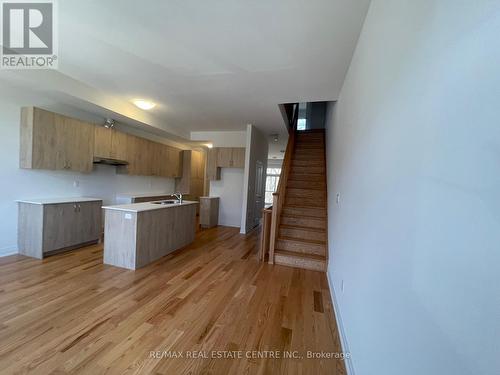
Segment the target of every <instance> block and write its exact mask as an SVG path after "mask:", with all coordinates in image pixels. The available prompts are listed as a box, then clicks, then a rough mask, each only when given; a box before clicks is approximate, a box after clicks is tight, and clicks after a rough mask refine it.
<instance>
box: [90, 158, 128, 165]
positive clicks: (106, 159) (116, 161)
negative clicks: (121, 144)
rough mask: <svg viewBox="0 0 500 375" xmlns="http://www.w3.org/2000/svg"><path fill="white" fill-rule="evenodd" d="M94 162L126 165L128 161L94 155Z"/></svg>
mask: <svg viewBox="0 0 500 375" xmlns="http://www.w3.org/2000/svg"><path fill="white" fill-rule="evenodd" d="M94 164H107V165H127V164H128V161H126V160H118V159H109V158H101V157H99V156H94Z"/></svg>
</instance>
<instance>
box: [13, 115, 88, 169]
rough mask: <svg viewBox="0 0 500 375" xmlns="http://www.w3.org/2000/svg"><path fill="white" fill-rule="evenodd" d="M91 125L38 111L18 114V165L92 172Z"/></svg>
mask: <svg viewBox="0 0 500 375" xmlns="http://www.w3.org/2000/svg"><path fill="white" fill-rule="evenodd" d="M93 149H94V126H93V125H92V124H89V123H86V122H83V121H78V120H74V119H71V118H69V117H65V116H62V115H59V114H56V113H53V112H49V111H45V110H42V109H40V108H35V107H26V108H23V109H22V111H21V153H20V156H21V158H20V166H21V167H22V168H34V169H71V170H75V171H80V172H90V171H91V170H92V159H93Z"/></svg>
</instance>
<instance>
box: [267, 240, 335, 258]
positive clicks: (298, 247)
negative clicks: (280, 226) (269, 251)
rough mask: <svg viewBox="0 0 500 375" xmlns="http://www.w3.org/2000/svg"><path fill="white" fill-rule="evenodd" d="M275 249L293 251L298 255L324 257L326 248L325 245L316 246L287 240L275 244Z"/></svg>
mask: <svg viewBox="0 0 500 375" xmlns="http://www.w3.org/2000/svg"><path fill="white" fill-rule="evenodd" d="M276 248H277V249H281V250H286V251H293V252H294V253H298V254H314V255H321V256H326V246H325V245H316V244H308V243H305V242H295V241H288V240H278V241H277V242H276Z"/></svg>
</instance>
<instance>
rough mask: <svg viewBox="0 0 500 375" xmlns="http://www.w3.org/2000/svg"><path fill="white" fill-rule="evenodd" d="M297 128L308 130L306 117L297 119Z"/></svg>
mask: <svg viewBox="0 0 500 375" xmlns="http://www.w3.org/2000/svg"><path fill="white" fill-rule="evenodd" d="M297 130H306V119H305V118H299V119H298V120H297Z"/></svg>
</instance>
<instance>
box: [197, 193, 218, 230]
mask: <svg viewBox="0 0 500 375" xmlns="http://www.w3.org/2000/svg"><path fill="white" fill-rule="evenodd" d="M219 200H220V199H219V197H200V225H201V227H202V228H212V227H216V226H217V225H219Z"/></svg>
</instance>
